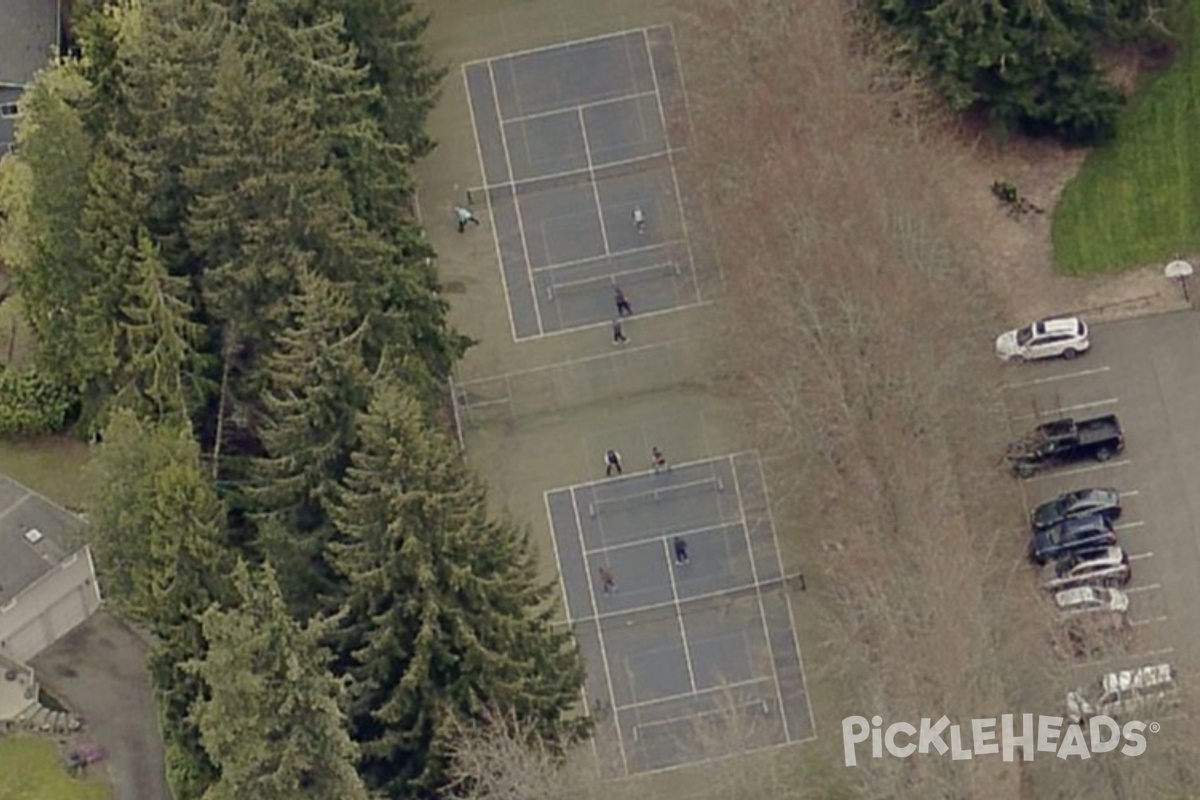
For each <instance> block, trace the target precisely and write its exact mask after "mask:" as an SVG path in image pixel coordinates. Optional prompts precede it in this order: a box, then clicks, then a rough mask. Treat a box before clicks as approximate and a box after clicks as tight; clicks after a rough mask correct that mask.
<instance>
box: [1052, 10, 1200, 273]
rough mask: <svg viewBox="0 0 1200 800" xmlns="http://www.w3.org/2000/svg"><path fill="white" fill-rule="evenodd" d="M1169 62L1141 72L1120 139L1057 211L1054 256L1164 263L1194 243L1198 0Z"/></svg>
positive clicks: (1095, 265) (1085, 267) (1063, 262)
mask: <svg viewBox="0 0 1200 800" xmlns="http://www.w3.org/2000/svg"><path fill="white" fill-rule="evenodd" d="M1189 10H1190V14H1189V19H1188V20H1187V21H1186V23H1185V25H1184V34H1183V39H1184V46H1183V47H1182V48H1181V49H1180V51H1179V53H1178V55H1177V58H1176V62H1175V63H1174V65H1173V66H1172V67H1171V68H1170V69H1168V70H1166V71H1165V72H1164V73H1162V74H1161V75H1157V76H1155V77H1154V78H1152V79H1151V80H1149V81H1147V82H1146V83H1145V84H1144V85H1143V86H1142V88H1141V89H1140V90H1139V92H1138V93H1137V95H1136V97H1134V98H1133V100H1132V101H1131V104H1130V106H1129V108H1128V109H1126V111H1125V113H1124V114H1123V115H1122V119H1121V120H1120V122H1119V124H1118V128H1117V138H1116V141H1115V142H1114V143H1113V144H1112V145H1110V146H1107V147H1103V148H1100V149H1099V150H1096V151H1095V152H1094V153H1092V154H1091V156H1090V157H1089V158H1088V159H1087V161H1086V162H1085V163H1084V165H1083V168H1082V169H1080V171H1079V174H1078V175H1077V176H1076V177H1075V178H1074V179H1073V180H1072V181H1071V182H1070V183H1069V184H1067V186H1066V188H1065V190H1064V191H1063V195H1062V200H1061V201H1060V202H1059V205H1058V208H1057V209H1055V212H1054V221H1053V227H1052V233H1051V236H1052V239H1053V244H1054V262H1055V265H1056V267H1057V268H1058V269H1059V270H1060V271H1061V272H1065V273H1067V274H1071V275H1088V274H1094V273H1099V272H1106V271H1112V270H1117V269H1121V268H1124V267H1130V266H1138V265H1144V264H1148V263H1153V262H1156V261H1157V262H1163V263H1166V262H1167V261H1170V260H1171V259H1173V258H1175V257H1176V256H1177V255H1179V254H1184V253H1194V252H1196V251H1197V250H1200V222H1198V220H1200V195H1198V194H1197V192H1196V187H1198V186H1200V135H1197V130H1196V129H1197V125H1198V124H1200V25H1197V17H1198V16H1200V14H1197V11H1200V0H1191V2H1190V4H1189Z"/></svg>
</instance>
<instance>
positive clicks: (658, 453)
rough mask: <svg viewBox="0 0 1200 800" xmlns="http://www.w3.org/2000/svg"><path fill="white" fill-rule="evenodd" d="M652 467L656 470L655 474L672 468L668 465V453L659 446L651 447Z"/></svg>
mask: <svg viewBox="0 0 1200 800" xmlns="http://www.w3.org/2000/svg"><path fill="white" fill-rule="evenodd" d="M650 467H651V468H652V469H653V470H654V472H655V474H657V473H659V472H662V471H663V470H665V469H666V470H669V469H670V467H669V466H667V456H666V454H665V453H663V451H662V450H659V449H658V448H657V447H651V448H650Z"/></svg>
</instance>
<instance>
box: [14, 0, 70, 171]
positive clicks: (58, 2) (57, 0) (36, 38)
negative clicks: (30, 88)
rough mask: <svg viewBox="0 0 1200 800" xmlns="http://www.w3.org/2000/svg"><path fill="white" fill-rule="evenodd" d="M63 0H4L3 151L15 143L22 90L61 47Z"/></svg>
mask: <svg viewBox="0 0 1200 800" xmlns="http://www.w3.org/2000/svg"><path fill="white" fill-rule="evenodd" d="M62 15H63V0H0V155H3V154H4V153H6V152H8V151H9V149H11V147H12V143H13V140H14V138H13V134H14V129H15V128H16V123H17V117H18V116H20V113H21V106H20V98H21V92H22V91H24V89H25V87H26V86H27V85H28V84H29V82H30V81H31V80H33V76H34V75H35V74H36V73H37V71H38V70H40V69H41V68H42V67H44V66H46V64H48V63H49V62H50V59H51V58H52V57H53V56H54V55H55V54H56V53H58V51H59V47H60V45H61V40H62V36H61V34H62V29H63V18H62Z"/></svg>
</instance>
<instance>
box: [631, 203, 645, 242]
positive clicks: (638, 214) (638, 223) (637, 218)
mask: <svg viewBox="0 0 1200 800" xmlns="http://www.w3.org/2000/svg"><path fill="white" fill-rule="evenodd" d="M633 227H634V228H636V229H637V232H638V235H639V236H641V235H642V234H644V233H645V232H646V215H645V214H643V213H642V207H641V206H639V205H635V206H634V207H633Z"/></svg>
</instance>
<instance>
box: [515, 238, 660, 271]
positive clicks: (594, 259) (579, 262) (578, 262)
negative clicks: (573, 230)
mask: <svg viewBox="0 0 1200 800" xmlns="http://www.w3.org/2000/svg"><path fill="white" fill-rule="evenodd" d="M682 243H683V239H670V240H668V241H665V242H660V243H658V244H649V245H646V246H645V247H634V248H631V249H629V250H618V251H616V252H614V253H613V254H612V256H588V257H587V258H576V259H573V260H571V261H560V262H558V263H557V264H547V265H545V266H544V267H534V268H533V271H534V273H538V272H551V271H553V270H558V269H567V268H569V267H581V266H583V265H584V264H600V263H603V262H605V261H608V260H609V259H610V258H614V257H617V256H629V255H633V254H634V253H648V252H650V251H651V250H663V249H666V248H668V247H670V246H671V245H675V244H682Z"/></svg>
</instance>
